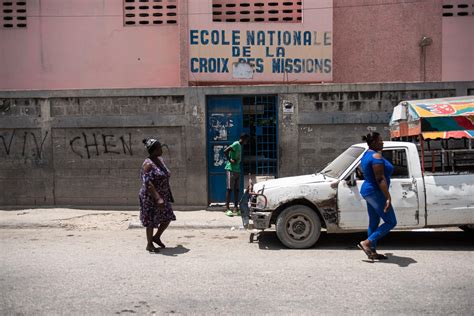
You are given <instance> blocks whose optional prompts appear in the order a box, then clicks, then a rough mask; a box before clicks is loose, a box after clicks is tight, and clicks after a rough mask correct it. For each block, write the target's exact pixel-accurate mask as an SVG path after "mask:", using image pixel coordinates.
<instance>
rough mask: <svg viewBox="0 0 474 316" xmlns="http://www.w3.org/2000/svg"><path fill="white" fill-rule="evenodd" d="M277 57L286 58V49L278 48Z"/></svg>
mask: <svg viewBox="0 0 474 316" xmlns="http://www.w3.org/2000/svg"><path fill="white" fill-rule="evenodd" d="M276 57H285V48H283V47H277V49H276Z"/></svg>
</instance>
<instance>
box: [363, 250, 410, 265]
mask: <svg viewBox="0 0 474 316" xmlns="http://www.w3.org/2000/svg"><path fill="white" fill-rule="evenodd" d="M385 255H386V256H387V257H388V259H386V260H376V261H372V260H362V261H364V262H367V263H390V264H398V266H399V267H400V268H405V267H408V266H409V265H410V264H412V263H417V261H416V260H415V259H413V258H410V257H400V256H394V255H393V253H386V254H385Z"/></svg>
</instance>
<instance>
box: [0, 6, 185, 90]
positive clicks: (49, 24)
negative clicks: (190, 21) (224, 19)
mask: <svg viewBox="0 0 474 316" xmlns="http://www.w3.org/2000/svg"><path fill="white" fill-rule="evenodd" d="M27 13H28V27H27V29H0V89H4V90H7V89H91V88H92V89H95V88H137V87H143V88H147V87H166V86H170V87H172V86H180V85H181V82H180V74H179V72H180V70H179V63H180V52H179V41H178V40H176V39H177V38H179V26H177V25H159V26H136V27H135V26H132V27H124V26H123V6H122V0H81V1H77V0H30V1H28V7H27ZM164 45H166V49H163V47H164Z"/></svg>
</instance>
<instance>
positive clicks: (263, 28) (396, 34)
mask: <svg viewBox="0 0 474 316" xmlns="http://www.w3.org/2000/svg"><path fill="white" fill-rule="evenodd" d="M0 6H1V8H0V19H1V23H2V24H1V25H0V89H1V90H29V89H40V90H56V89H107V88H156V87H181V86H194V85H215V84H225V85H236V84H237V85H241V84H243V85H254V84H266V83H272V84H279V83H280V84H281V83H321V82H333V83H355V82H417V81H421V82H423V81H464V80H473V79H474V62H473V60H474V58H472V56H474V49H473V47H474V37H472V34H471V33H472V29H474V22H473V21H474V13H473V12H474V1H473V0H433V1H423V2H421V1H404V0H396V1H385V0H301V1H296V0H294V1H290V0H288V1H283V0H258V1H257V0H234V1H223V0H159V1H158V0H107V1H104V0H82V1H74V0H28V1H17V0H11V1H1V2H0Z"/></svg>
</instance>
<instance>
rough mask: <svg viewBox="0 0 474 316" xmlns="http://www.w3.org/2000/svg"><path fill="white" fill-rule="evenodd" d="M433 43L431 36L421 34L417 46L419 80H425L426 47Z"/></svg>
mask: <svg viewBox="0 0 474 316" xmlns="http://www.w3.org/2000/svg"><path fill="white" fill-rule="evenodd" d="M432 43H433V40H432V39H431V37H428V36H424V35H423V36H422V37H421V40H420V42H419V43H418V46H420V50H421V51H420V77H421V78H420V80H421V81H422V82H425V81H426V47H427V46H430V45H431V44H432Z"/></svg>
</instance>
